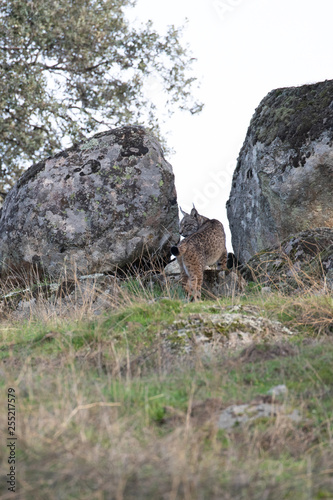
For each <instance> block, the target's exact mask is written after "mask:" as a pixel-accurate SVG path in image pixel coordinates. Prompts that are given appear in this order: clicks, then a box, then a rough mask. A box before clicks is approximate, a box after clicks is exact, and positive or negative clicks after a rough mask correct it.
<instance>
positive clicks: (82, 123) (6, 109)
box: [0, 0, 202, 191]
mask: <svg viewBox="0 0 333 500" xmlns="http://www.w3.org/2000/svg"><path fill="white" fill-rule="evenodd" d="M134 5H135V1H134V0H76V1H75V2H72V1H70V0H57V1H56V2H55V1H53V0H34V1H33V2H32V1H26V0H8V1H7V2H1V6H0V81H1V95H0V191H3V190H5V189H6V188H7V187H8V186H9V185H12V184H13V182H14V181H15V179H16V178H17V177H18V176H19V175H20V173H21V172H22V167H24V166H25V165H26V164H27V162H32V161H37V160H39V159H41V158H42V157H44V156H48V155H51V154H53V153H54V151H55V150H57V149H58V148H61V147H62V146H63V145H64V141H65V140H66V142H67V144H68V142H69V141H77V140H81V139H84V137H85V136H86V134H90V133H91V132H94V131H96V130H98V129H99V128H100V127H101V125H105V126H117V125H125V124H129V123H131V124H134V123H141V124H143V125H147V126H150V127H153V128H155V130H157V131H158V123H157V120H156V117H154V109H155V105H154V103H153V102H152V101H151V100H150V97H147V93H148V92H147V90H146V88H145V85H146V82H147V79H148V77H151V76H153V78H154V80H155V81H157V82H159V83H158V84H159V85H160V88H161V91H162V92H164V93H165V96H166V103H165V104H166V109H167V110H168V111H169V112H170V113H171V112H172V111H173V110H174V109H175V108H176V107H180V108H182V109H187V110H189V111H191V113H196V112H197V111H200V109H201V107H202V106H201V105H200V104H198V103H196V102H194V101H193V100H192V97H191V96H192V94H193V91H192V87H193V83H194V81H195V78H194V77H193V76H191V75H190V73H189V70H188V69H189V67H190V65H191V62H192V59H191V57H190V56H189V54H188V50H187V48H185V47H183V46H182V45H181V43H180V37H181V30H180V29H176V28H175V27H174V26H170V27H169V29H168V32H167V34H166V35H164V36H161V35H159V34H158V33H157V32H156V31H155V30H154V29H153V26H152V23H151V22H148V23H147V25H146V26H143V27H140V28H133V27H132V26H130V24H129V22H128V21H127V20H126V17H125V13H124V8H125V7H127V8H128V7H133V6H134Z"/></svg>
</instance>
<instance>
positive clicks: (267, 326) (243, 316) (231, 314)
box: [162, 306, 293, 354]
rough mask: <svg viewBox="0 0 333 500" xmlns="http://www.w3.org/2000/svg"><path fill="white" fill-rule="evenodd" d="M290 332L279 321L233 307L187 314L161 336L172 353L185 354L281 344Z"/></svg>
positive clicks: (246, 309) (253, 310) (253, 311)
mask: <svg viewBox="0 0 333 500" xmlns="http://www.w3.org/2000/svg"><path fill="white" fill-rule="evenodd" d="M289 335H293V332H292V331H291V330H289V329H288V328H286V327H285V326H283V325H282V324H281V323H280V322H278V321H271V320H269V319H268V318H264V317H262V316H260V315H259V314H258V312H257V311H256V310H255V309H251V308H250V309H249V308H246V307H242V306H234V307H231V308H229V309H227V310H225V311H221V309H217V308H216V313H212V311H211V310H210V312H207V313H206V312H203V313H200V314H187V315H186V317H180V318H178V319H177V320H176V321H174V323H173V325H172V326H170V327H169V328H168V329H166V330H165V331H164V332H162V337H163V338H164V343H165V346H166V348H167V349H169V350H171V352H175V353H179V354H186V353H189V352H191V351H192V350H193V349H195V348H197V347H202V348H204V349H206V347H209V349H211V348H213V349H214V348H219V347H223V348H227V349H238V348H240V347H244V346H248V345H250V344H252V343H253V342H256V341H257V342H258V341H259V342H260V341H265V342H268V341H272V340H273V341H280V340H282V339H284V338H286V337H288V336H289Z"/></svg>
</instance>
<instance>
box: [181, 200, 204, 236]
mask: <svg viewBox="0 0 333 500" xmlns="http://www.w3.org/2000/svg"><path fill="white" fill-rule="evenodd" d="M180 211H181V213H182V214H183V216H184V217H183V219H182V220H181V221H180V224H179V234H180V235H181V236H184V238H186V237H187V236H190V235H191V234H193V233H195V232H196V231H198V229H199V227H200V226H202V224H203V223H204V222H205V221H206V220H209V219H208V218H207V217H204V216H203V215H199V213H198V211H197V209H196V208H195V207H194V205H193V208H192V210H191V213H190V214H187V213H186V212H184V211H183V210H182V209H180Z"/></svg>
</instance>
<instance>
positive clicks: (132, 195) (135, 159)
mask: <svg viewBox="0 0 333 500" xmlns="http://www.w3.org/2000/svg"><path fill="white" fill-rule="evenodd" d="M0 235H1V238H0V263H1V264H0V266H1V267H0V275H1V277H5V276H8V275H10V273H11V272H13V273H18V274H20V273H21V274H24V273H25V274H29V273H30V272H31V269H32V268H33V267H35V266H36V267H37V268H38V270H39V272H42V273H44V272H45V273H46V274H48V275H50V276H53V277H57V276H58V275H60V274H61V273H62V272H63V269H64V264H66V273H67V275H71V274H73V273H74V269H75V268H76V270H77V273H78V274H79V275H84V274H90V273H96V272H110V271H113V270H114V269H115V268H116V267H120V268H124V267H126V266H129V265H131V264H132V263H133V262H134V261H135V260H136V259H140V258H141V257H145V256H146V257H148V259H150V258H151V260H154V258H155V257H157V258H160V259H163V258H165V257H166V256H167V255H169V248H170V246H171V245H172V244H174V243H176V242H177V241H178V239H179V234H178V206H177V197H176V190H175V185H174V175H173V172H172V167H171V165H170V164H169V163H168V162H167V161H166V160H165V159H164V156H163V152H162V150H161V147H160V145H159V143H158V141H157V140H156V139H155V138H154V137H153V136H152V135H150V134H149V133H147V132H146V131H145V130H144V129H143V128H141V127H123V128H119V129H114V130H110V131H108V132H104V133H100V134H97V135H95V136H94V137H93V138H92V139H90V140H88V141H86V142H83V143H81V144H78V145H76V146H73V147H72V148H70V149H67V150H65V151H62V152H61V153H59V154H57V155H56V156H54V157H53V158H48V159H47V160H45V161H42V162H40V163H38V164H36V165H33V166H32V167H31V168H29V169H28V170H27V171H26V172H25V173H24V174H23V176H22V177H21V178H20V179H19V181H18V182H17V183H16V185H15V186H14V187H13V189H12V190H11V191H10V193H9V194H8V196H7V197H6V201H5V203H4V206H3V209H2V214H1V219H0Z"/></svg>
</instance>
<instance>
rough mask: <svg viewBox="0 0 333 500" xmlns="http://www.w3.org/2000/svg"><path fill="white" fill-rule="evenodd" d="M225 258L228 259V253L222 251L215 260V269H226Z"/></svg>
mask: <svg viewBox="0 0 333 500" xmlns="http://www.w3.org/2000/svg"><path fill="white" fill-rule="evenodd" d="M227 259H228V253H227V251H226V250H225V251H223V254H222V255H221V257H220V258H219V260H218V261H217V269H221V270H223V269H227Z"/></svg>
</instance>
